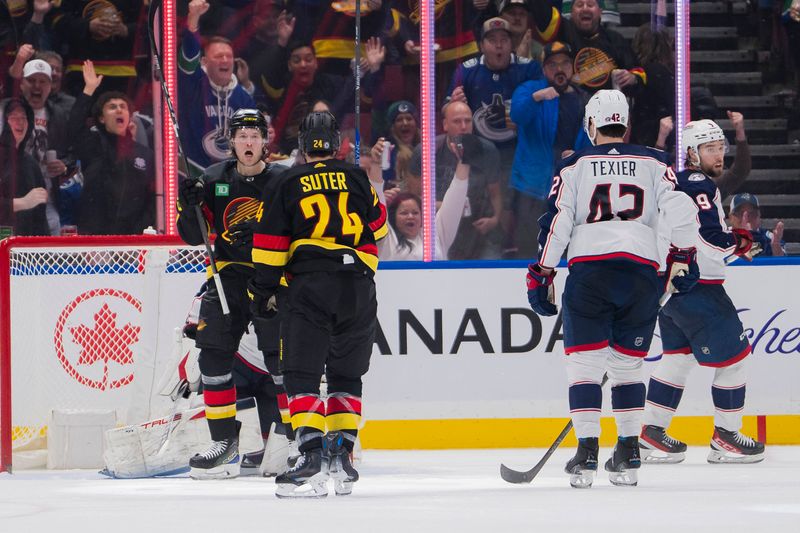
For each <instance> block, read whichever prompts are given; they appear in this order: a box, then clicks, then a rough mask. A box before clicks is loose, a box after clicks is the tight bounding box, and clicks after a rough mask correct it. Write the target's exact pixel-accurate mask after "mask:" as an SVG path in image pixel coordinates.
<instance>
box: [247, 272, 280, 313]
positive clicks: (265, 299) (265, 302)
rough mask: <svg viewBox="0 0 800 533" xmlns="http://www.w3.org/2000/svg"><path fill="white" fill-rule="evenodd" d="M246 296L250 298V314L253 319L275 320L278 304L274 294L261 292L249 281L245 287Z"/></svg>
mask: <svg viewBox="0 0 800 533" xmlns="http://www.w3.org/2000/svg"><path fill="white" fill-rule="evenodd" d="M247 296H248V297H249V298H250V314H252V315H253V318H254V319H255V318H275V316H276V315H277V314H278V302H277V300H276V298H275V293H274V292H272V291H263V290H261V289H259V288H258V287H256V286H255V285H254V284H253V282H252V281H251V282H250V284H249V285H248V286H247Z"/></svg>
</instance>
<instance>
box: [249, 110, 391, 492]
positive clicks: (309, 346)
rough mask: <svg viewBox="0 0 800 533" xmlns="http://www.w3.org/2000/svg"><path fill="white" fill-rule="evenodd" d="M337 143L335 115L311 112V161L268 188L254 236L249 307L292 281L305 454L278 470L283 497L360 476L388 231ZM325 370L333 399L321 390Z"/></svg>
mask: <svg viewBox="0 0 800 533" xmlns="http://www.w3.org/2000/svg"><path fill="white" fill-rule="evenodd" d="M339 142H340V135H339V128H338V126H337V124H336V119H335V118H334V117H333V115H331V114H330V113H328V112H314V113H310V114H309V115H308V116H306V118H305V119H304V120H303V122H302V124H301V126H300V132H299V135H298V144H299V148H300V150H301V151H302V152H303V154H304V156H305V159H306V161H307V163H306V164H304V165H301V166H297V167H294V168H292V169H290V170H288V171H287V172H286V173H284V174H283V175H281V176H280V178H279V179H278V180H277V182H276V184H275V187H269V188H268V189H267V190H266V191H265V200H267V201H266V202H265V203H264V206H265V210H264V213H263V215H261V216H259V221H258V224H257V227H256V232H255V234H254V236H253V263H254V264H255V267H256V276H255V278H254V279H253V281H252V283H251V285H250V292H251V298H252V300H253V303H252V309H253V314H254V315H257V316H270V315H271V314H272V313H274V311H272V310H271V308H270V305H269V302H270V300H271V298H272V296H273V295H274V294H275V291H276V290H277V289H278V286H279V281H280V279H281V275H282V274H283V273H284V272H285V273H286V277H287V278H288V279H289V280H290V281H289V288H288V291H287V294H286V297H285V298H284V299H283V303H282V306H285V308H284V309H282V313H283V318H282V327H281V364H282V367H283V373H284V384H285V386H286V392H287V394H288V395H289V413H290V416H291V419H292V426H293V428H294V430H295V437H296V440H297V443H298V444H299V448H300V452H301V456H300V458H299V459H298V461H297V463H296V464H295V466H294V467H293V468H291V469H290V470H289V471H288V472H285V473H284V474H281V475H279V476H278V477H277V478H276V484H277V490H276V494H277V496H279V497H317V498H319V497H323V496H327V494H328V488H327V481H328V479H329V478H333V480H334V489H335V492H336V494H337V495H343V494H349V493H350V492H351V491H352V484H353V482H355V481H357V480H358V472H356V470H355V469H354V468H353V466H352V464H351V463H350V457H349V453H350V452H351V451H352V450H353V444H354V443H355V440H356V436H357V434H358V425H359V421H360V419H361V388H362V381H361V378H362V376H363V375H364V374H365V373H366V372H367V369H368V368H369V359H370V354H371V353H372V343H373V338H374V334H375V324H376V313H377V301H376V297H375V283H374V281H373V276H374V274H375V270H376V269H377V267H378V248H377V246H376V244H375V243H376V241H377V240H379V239H381V238H383V237H384V236H385V235H386V233H387V227H386V209H385V208H384V206H383V204H381V203H380V201H379V200H378V196H377V194H376V193H375V190H374V189H373V188H372V186H371V185H370V183H369V179H368V178H367V175H366V173H364V171H363V170H361V169H360V168H359V167H356V166H354V165H351V164H348V163H343V162H341V161H338V160H336V159H333V155H334V154H335V153H336V152H337V151H338V149H339ZM323 371H324V372H325V375H326V377H327V381H328V400H327V404H326V403H324V402H323V401H322V400H321V398H320V377H321V376H322V374H323ZM326 429H327V431H328V433H327V434H326V433H325V432H326Z"/></svg>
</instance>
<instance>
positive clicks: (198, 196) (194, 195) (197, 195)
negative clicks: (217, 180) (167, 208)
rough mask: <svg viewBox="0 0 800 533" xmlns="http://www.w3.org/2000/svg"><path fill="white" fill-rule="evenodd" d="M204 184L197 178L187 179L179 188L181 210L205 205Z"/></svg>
mask: <svg viewBox="0 0 800 533" xmlns="http://www.w3.org/2000/svg"><path fill="white" fill-rule="evenodd" d="M203 192H204V190H203V182H202V181H201V180H199V179H197V178H186V179H184V180H182V181H181V183H180V185H179V186H178V201H179V202H180V204H181V208H183V209H186V208H193V207H194V206H196V205H202V204H203Z"/></svg>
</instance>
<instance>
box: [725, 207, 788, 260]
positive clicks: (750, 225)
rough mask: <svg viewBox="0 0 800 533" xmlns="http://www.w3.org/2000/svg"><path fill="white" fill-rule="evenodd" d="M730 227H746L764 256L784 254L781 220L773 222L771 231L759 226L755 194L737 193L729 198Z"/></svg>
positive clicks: (759, 214) (759, 213)
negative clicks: (773, 225) (773, 226)
mask: <svg viewBox="0 0 800 533" xmlns="http://www.w3.org/2000/svg"><path fill="white" fill-rule="evenodd" d="M728 219H729V221H730V224H731V227H733V228H734V229H746V230H748V231H749V232H750V233H751V234H752V235H753V241H754V242H757V243H759V244H760V245H761V250H762V251H761V253H760V255H763V256H765V257H782V256H784V255H786V248H785V246H786V243H785V242H783V220H779V221H778V222H777V223H776V224H775V229H774V230H773V231H769V230H765V229H763V228H762V227H761V209H760V208H759V205H758V198H757V197H756V195H755V194H750V193H748V192H743V193H739V194H737V195H736V196H734V197H733V198H732V199H731V204H730V212H729V214H728Z"/></svg>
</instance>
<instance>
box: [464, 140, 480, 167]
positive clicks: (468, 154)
mask: <svg viewBox="0 0 800 533" xmlns="http://www.w3.org/2000/svg"><path fill="white" fill-rule="evenodd" d="M460 137H461V146H462V147H463V153H462V155H461V162H462V163H463V164H465V165H474V164H475V163H476V162H480V161H481V160H482V159H483V145H482V144H481V140H480V139H479V138H478V137H477V136H475V135H473V134H471V133H465V134H464V135H461V136H460Z"/></svg>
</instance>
